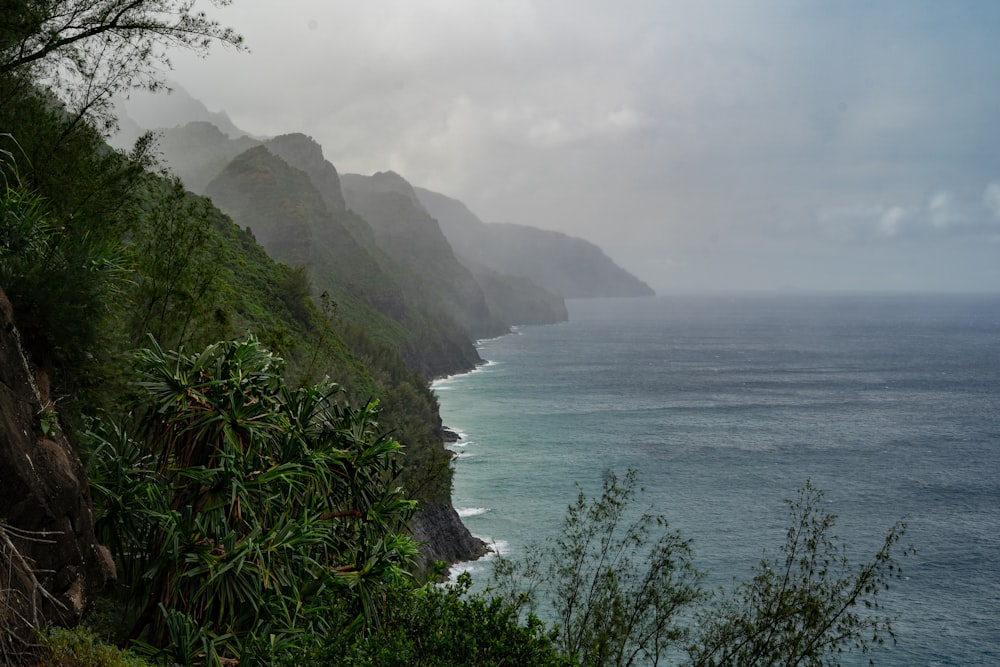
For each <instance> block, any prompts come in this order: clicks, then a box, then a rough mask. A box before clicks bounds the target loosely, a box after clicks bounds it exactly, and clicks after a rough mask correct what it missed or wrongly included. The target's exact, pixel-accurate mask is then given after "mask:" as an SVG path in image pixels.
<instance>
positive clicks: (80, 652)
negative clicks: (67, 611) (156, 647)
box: [39, 628, 152, 667]
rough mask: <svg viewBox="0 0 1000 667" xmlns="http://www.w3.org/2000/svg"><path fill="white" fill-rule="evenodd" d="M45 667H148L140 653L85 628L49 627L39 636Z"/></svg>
mask: <svg viewBox="0 0 1000 667" xmlns="http://www.w3.org/2000/svg"><path fill="white" fill-rule="evenodd" d="M39 640H40V643H41V651H42V660H41V662H39V664H40V665H43V664H44V665H46V666H47V667H151V665H152V663H149V662H146V661H145V660H143V659H142V658H140V657H139V656H137V655H135V654H134V653H130V652H128V651H124V650H122V649H120V648H117V647H116V646H112V645H110V644H107V643H105V642H102V641H101V640H100V639H99V638H98V637H97V636H96V635H95V634H94V633H93V632H92V631H90V630H87V629H85V628H75V629H72V630H67V629H64V628H49V629H47V630H45V631H44V632H43V633H41V635H40V638H39Z"/></svg>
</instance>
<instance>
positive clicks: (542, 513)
mask: <svg viewBox="0 0 1000 667" xmlns="http://www.w3.org/2000/svg"><path fill="white" fill-rule="evenodd" d="M568 305H569V311H570V321H569V322H567V323H564V324H558V325H552V326H532V327H520V328H518V329H517V330H516V332H515V333H514V334H512V335H508V336H504V337H501V338H496V339H492V340H487V341H483V342H481V343H480V348H479V349H480V354H481V356H482V357H483V358H484V359H486V360H487V363H486V364H485V365H483V366H482V367H480V368H479V369H477V370H476V371H474V372H471V373H468V374H465V375H461V376H455V377H451V378H447V379H444V380H439V381H437V382H435V383H434V390H435V392H436V393H437V395H438V397H439V399H440V402H441V413H442V416H443V418H444V421H445V424H446V425H448V426H450V427H451V428H453V429H455V430H457V431H458V432H460V434H461V436H462V437H461V439H460V440H459V441H458V442H457V443H454V444H453V445H452V447H453V449H454V451H455V452H456V459H455V482H454V494H453V498H454V503H455V505H456V507H457V508H458V511H459V514H460V515H461V516H462V517H463V521H464V522H465V523H466V525H467V526H468V527H469V529H470V530H471V531H472V532H473V534H475V535H477V536H480V537H482V538H483V539H485V540H486V541H487V542H490V543H492V544H494V546H495V548H497V549H498V550H500V551H501V552H503V553H505V555H507V556H510V557H512V558H517V557H518V556H519V555H520V554H523V553H524V552H525V550H526V549H530V548H531V547H532V545H533V544H537V543H539V542H541V541H543V540H544V539H545V538H546V537H548V536H552V535H554V534H556V533H557V532H558V531H559V529H560V526H561V521H562V518H563V515H564V512H565V509H566V507H567V505H568V504H569V503H570V502H571V501H572V500H574V499H575V497H576V494H577V493H578V492H579V491H583V492H585V493H587V494H588V495H590V496H593V495H595V494H598V493H599V492H600V488H601V484H602V482H603V481H604V480H605V479H606V478H607V475H608V474H609V473H610V472H615V473H617V474H619V475H621V474H624V472H625V471H627V470H629V469H635V470H637V471H638V473H639V482H640V484H641V485H642V486H643V487H644V489H645V491H644V493H643V495H642V496H641V503H642V504H643V505H653V506H654V507H655V510H656V511H657V512H658V513H662V514H664V515H665V516H667V517H668V519H669V520H670V524H671V526H672V527H674V528H677V529H679V530H680V531H681V532H682V533H683V534H684V536H686V537H688V538H691V539H692V540H693V543H694V550H695V564H696V566H697V567H698V568H699V569H701V570H703V571H706V572H707V573H708V579H707V581H706V586H708V587H709V588H710V589H715V588H717V587H723V588H725V587H732V585H733V582H735V581H744V580H747V579H749V578H750V577H751V576H752V575H753V567H754V565H755V564H756V563H758V562H759V561H760V559H761V557H762V555H764V552H765V550H766V551H767V554H768V555H769V556H774V555H776V553H777V551H778V549H779V547H780V545H781V543H782V542H783V540H784V534H785V530H786V526H787V516H788V514H787V508H786V506H785V504H784V502H783V501H784V500H785V499H788V498H791V497H793V496H794V495H795V493H796V490H797V489H799V488H801V487H802V486H803V485H804V484H805V482H806V481H807V480H811V482H812V483H813V485H814V486H816V487H819V488H820V489H822V490H823V491H824V492H825V496H824V509H826V510H828V511H830V512H833V513H835V514H837V515H838V522H837V525H836V534H837V535H838V536H839V538H840V539H842V540H843V541H844V542H845V543H847V544H848V545H849V550H850V553H851V555H852V556H853V557H855V558H858V559H859V560H861V559H864V558H865V557H870V556H871V555H872V554H873V553H874V552H875V550H876V549H877V548H878V547H879V546H880V545H881V541H882V538H883V537H884V536H885V534H886V532H887V531H888V530H889V529H890V528H891V527H892V526H893V524H894V523H895V522H896V521H897V520H899V519H904V520H905V521H906V523H907V525H908V530H907V533H906V536H905V538H904V542H905V543H909V544H912V545H913V546H914V547H915V548H916V554H915V555H914V556H911V557H908V558H906V559H905V560H904V561H903V568H904V575H905V576H904V578H903V579H901V580H899V581H895V582H894V583H893V586H892V588H891V590H890V591H889V592H888V593H887V594H885V597H884V602H885V603H886V605H887V606H888V608H889V609H890V610H891V611H893V612H894V613H897V614H898V615H899V620H898V621H897V622H896V623H895V629H896V631H897V634H898V637H899V640H898V644H897V645H896V646H895V647H893V648H890V649H887V650H884V651H882V652H880V653H878V654H877V655H876V662H877V664H880V665H899V666H902V665H963V666H965V665H1000V572H998V566H1000V296H998V295H727V296H698V297H695V296H662V297H653V298H641V299H598V300H573V301H570V302H569V304H568ZM465 567H466V568H467V569H469V570H470V571H471V572H472V574H473V577H474V578H475V579H476V580H479V581H485V580H486V579H488V577H489V573H490V564H489V559H485V560H483V561H480V562H477V563H472V564H469V565H466V566H465ZM845 664H853V663H852V662H851V659H848V660H845ZM858 664H867V661H864V660H859V661H858Z"/></svg>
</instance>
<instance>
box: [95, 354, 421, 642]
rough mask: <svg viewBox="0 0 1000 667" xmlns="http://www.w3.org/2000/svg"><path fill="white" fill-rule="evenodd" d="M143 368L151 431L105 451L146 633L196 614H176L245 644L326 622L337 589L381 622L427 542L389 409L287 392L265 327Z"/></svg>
mask: <svg viewBox="0 0 1000 667" xmlns="http://www.w3.org/2000/svg"><path fill="white" fill-rule="evenodd" d="M137 368H138V375H139V380H138V382H137V388H138V390H139V396H140V397H139V399H138V401H137V403H136V406H135V411H134V414H135V415H136V416H137V421H138V423H139V427H138V430H137V433H138V434H139V435H138V438H135V439H133V438H130V437H129V436H128V435H127V434H126V433H125V431H124V430H123V429H121V428H117V427H105V428H104V434H103V436H102V442H101V444H100V446H99V447H98V448H97V450H96V455H95V457H94V460H95V471H94V472H95V475H94V477H95V480H96V482H95V495H96V496H97V505H98V508H99V517H98V518H99V525H100V527H101V528H102V529H103V530H104V531H105V534H106V535H107V536H108V537H109V540H108V541H109V543H110V544H112V545H113V547H114V549H115V551H116V556H117V557H118V560H119V562H124V563H129V566H127V567H126V568H125V569H124V570H123V574H124V575H125V576H124V577H123V578H124V579H125V581H126V583H127V585H128V586H130V587H131V590H130V591H129V593H130V596H129V597H130V600H131V601H133V602H135V601H139V600H141V602H140V603H139V608H137V609H136V611H137V617H136V620H135V629H134V631H133V635H134V636H142V637H144V638H145V639H146V641H148V642H150V643H152V644H157V643H159V644H164V643H170V641H171V637H172V635H173V634H174V632H173V630H172V629H171V628H174V626H176V627H181V625H183V624H181V625H177V620H176V618H174V616H166V615H164V613H163V612H162V610H163V609H168V610H171V611H172V612H180V613H183V614H185V615H186V616H187V617H189V618H191V619H193V620H194V621H196V622H197V623H201V624H202V625H203V626H205V627H207V628H209V630H210V631H211V632H212V633H214V635H215V636H217V638H222V639H218V641H219V642H221V643H222V644H223V645H224V646H227V647H228V650H229V651H230V652H233V653H236V652H239V648H238V647H239V646H240V645H241V644H242V645H246V644H247V643H248V641H252V638H253V637H255V636H258V635H259V633H260V632H261V631H264V630H265V629H266V632H267V634H268V636H279V635H282V634H288V633H294V632H296V631H300V630H303V629H306V628H308V629H310V630H311V631H313V632H315V631H328V630H329V628H324V627H322V626H323V622H324V621H323V619H324V615H323V614H322V613H318V612H317V610H318V609H319V608H321V607H322V606H323V603H322V601H323V600H324V599H326V600H330V599H331V598H332V597H333V596H341V597H344V596H346V597H347V598H348V599H349V600H350V601H352V604H354V606H355V608H356V609H357V611H358V613H359V614H362V615H363V618H364V619H368V620H369V621H370V620H372V619H374V618H375V617H376V615H377V611H378V609H379V606H380V601H381V600H382V599H383V597H384V596H383V592H382V591H383V590H384V586H386V585H387V584H391V583H395V582H397V581H398V580H399V579H400V578H401V577H403V576H405V574H404V573H405V572H406V569H407V566H408V561H409V559H410V558H411V557H412V556H413V555H414V554H415V552H416V549H415V546H414V544H413V542H412V541H411V540H409V539H408V538H406V537H402V536H401V533H402V530H403V528H404V526H405V523H406V520H407V519H408V518H409V517H410V516H411V514H412V512H413V510H414V503H413V502H411V501H408V500H405V499H403V498H402V496H401V492H400V489H399V488H398V487H397V486H396V485H395V475H396V470H395V466H394V464H393V459H394V456H395V455H396V453H397V452H398V451H399V449H400V445H399V444H398V443H397V442H396V441H394V440H392V439H391V438H388V437H386V436H384V435H382V434H380V433H379V432H378V423H377V421H376V417H377V412H376V406H375V405H374V404H369V405H367V406H365V407H364V408H361V409H359V410H354V409H351V408H349V407H346V406H344V405H341V404H338V403H337V402H336V400H337V398H338V396H339V392H338V390H337V388H336V386H335V385H333V384H330V383H325V384H322V385H317V386H312V387H305V388H301V389H295V390H293V389H290V388H288V387H286V386H285V385H284V383H283V382H282V380H281V375H280V373H281V370H282V364H281V360H280V359H279V358H277V357H274V356H273V355H271V354H270V353H268V352H267V351H266V350H264V349H263V348H261V347H260V346H259V344H258V343H257V341H256V340H255V339H253V338H252V337H250V338H247V339H245V340H242V341H236V342H223V343H218V344H215V345H211V346H209V347H208V348H206V349H205V350H203V351H201V352H197V353H193V354H188V353H185V352H184V351H164V350H162V349H161V348H160V347H159V346H157V345H156V344H155V342H153V343H152V345H151V346H150V348H148V349H146V350H143V351H142V352H141V353H140V354H139V355H138V362H137ZM126 507H127V508H128V510H129V511H128V512H126V511H124V508H126ZM170 619H173V620H170ZM168 621H169V622H168ZM171 624H173V625H171ZM183 627H185V628H186V627H188V626H187V625H183ZM184 643H187V640H185V642H184Z"/></svg>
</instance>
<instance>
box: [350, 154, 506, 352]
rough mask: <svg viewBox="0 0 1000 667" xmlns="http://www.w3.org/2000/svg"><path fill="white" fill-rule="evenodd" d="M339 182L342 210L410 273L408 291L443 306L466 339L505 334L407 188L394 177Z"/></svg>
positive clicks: (384, 175) (434, 223) (388, 174)
mask: <svg viewBox="0 0 1000 667" xmlns="http://www.w3.org/2000/svg"><path fill="white" fill-rule="evenodd" d="M341 183H342V184H343V186H344V198H345V200H346V201H347V205H348V206H349V207H350V208H351V209H352V210H354V211H356V212H357V213H359V214H360V215H361V217H362V218H364V219H365V220H367V221H368V223H369V224H370V225H371V227H372V230H374V232H375V242H376V243H377V244H378V246H379V247H380V248H381V249H382V250H383V251H384V252H385V253H386V254H387V255H389V256H390V257H392V258H393V259H394V260H395V261H396V262H398V263H399V264H400V265H402V266H405V267H406V268H407V269H408V270H409V271H410V272H411V273H412V274H414V275H415V276H416V277H417V279H418V281H419V282H418V283H417V284H415V285H413V287H415V288H416V289H419V290H420V291H421V292H423V293H424V294H427V295H429V296H431V297H432V298H434V300H435V301H437V302H439V303H441V304H443V306H444V308H445V310H446V312H447V313H448V314H449V315H450V316H451V317H452V318H453V319H454V320H455V321H456V322H457V323H458V324H459V325H460V326H461V327H462V328H463V329H464V331H465V332H466V333H467V335H468V336H469V337H470V338H472V339H476V338H485V337H490V336H498V335H500V334H502V333H506V332H507V331H508V330H509V324H510V323H506V322H503V321H502V320H501V319H500V318H498V317H497V316H495V315H494V314H493V313H492V312H491V311H490V308H489V305H487V303H486V297H485V296H484V295H483V291H482V289H481V288H480V286H479V283H477V282H476V279H475V278H474V277H473V276H472V274H471V273H470V272H469V270H468V269H467V268H465V266H463V265H462V264H461V263H460V262H459V261H458V260H457V259H456V258H455V254H454V253H453V252H452V248H451V245H449V243H448V240H447V239H446V238H445V236H444V234H442V233H441V228H440V226H439V225H438V223H437V220H435V219H434V218H432V217H431V216H430V214H428V213H427V211H426V210H424V208H423V206H421V204H420V202H419V200H418V199H417V197H416V195H415V194H414V192H413V188H412V187H411V186H410V184H409V183H407V182H406V181H405V180H404V179H403V178H402V177H401V176H399V175H398V174H396V173H394V172H379V173H377V174H375V175H373V176H361V175H358V174H345V175H344V176H343V178H342V179H341Z"/></svg>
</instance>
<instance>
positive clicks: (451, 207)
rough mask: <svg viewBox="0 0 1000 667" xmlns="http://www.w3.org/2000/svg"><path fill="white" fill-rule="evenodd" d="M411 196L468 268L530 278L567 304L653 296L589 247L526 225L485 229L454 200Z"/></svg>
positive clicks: (419, 190) (488, 225) (434, 195)
mask: <svg viewBox="0 0 1000 667" xmlns="http://www.w3.org/2000/svg"><path fill="white" fill-rule="evenodd" d="M414 192H415V193H416V196H417V197H418V198H419V200H420V202H421V203H422V204H423V206H424V208H426V209H427V211H428V212H429V213H430V214H431V215H433V216H434V217H435V218H436V219H437V220H438V222H439V223H440V224H441V231H442V232H444V235H445V236H446V237H447V238H448V242H449V243H451V246H452V247H453V248H454V249H455V253H456V254H457V255H458V256H459V257H460V258H461V259H462V261H463V262H465V263H467V264H469V265H470V266H471V265H481V266H484V267H488V268H490V269H492V270H494V271H497V272H499V273H502V274H510V275H514V276H523V277H526V278H529V279H530V280H531V281H532V282H534V283H535V284H537V285H540V286H542V287H544V288H545V289H547V290H549V291H550V292H552V293H554V294H558V295H559V296H562V297H565V298H567V299H569V298H589V297H619V296H651V295H652V294H653V290H652V289H651V288H650V287H649V285H647V284H646V283H644V282H642V281H641V280H639V279H638V278H636V277H635V276H633V275H632V274H631V273H629V272H628V271H626V270H625V269H623V268H622V267H620V266H618V265H617V264H615V262H614V261H612V260H611V258H610V257H608V256H607V255H605V254H604V251H603V250H601V249H600V248H599V247H597V246H596V245H594V244H593V243H590V242H589V241H585V240H583V239H580V238H576V237H574V236H569V235H567V234H562V233H560V232H553V231H547V230H544V229H538V228H536V227H528V226H526V225H512V224H500V223H484V222H483V221H482V220H480V219H479V218H478V217H477V216H476V215H475V214H474V213H473V212H472V211H470V210H469V209H468V207H466V206H465V204H463V203H462V202H460V201H458V200H455V199H451V198H450V197H446V196H445V195H442V194H440V193H438V192H433V191H431V190H426V189H423V188H415V189H414Z"/></svg>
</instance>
